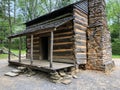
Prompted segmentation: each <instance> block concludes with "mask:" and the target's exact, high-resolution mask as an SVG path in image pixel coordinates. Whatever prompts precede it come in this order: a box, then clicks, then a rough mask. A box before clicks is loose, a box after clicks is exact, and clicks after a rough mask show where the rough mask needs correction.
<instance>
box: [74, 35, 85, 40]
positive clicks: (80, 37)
mask: <svg viewBox="0 0 120 90" xmlns="http://www.w3.org/2000/svg"><path fill="white" fill-rule="evenodd" d="M74 38H75V39H80V40H86V37H85V36H82V35H76V36H74Z"/></svg>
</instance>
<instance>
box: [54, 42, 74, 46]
mask: <svg viewBox="0 0 120 90" xmlns="http://www.w3.org/2000/svg"><path fill="white" fill-rule="evenodd" d="M66 44H67V45H69V44H73V42H62V43H54V44H53V45H54V46H55V45H56V46H57V45H66Z"/></svg>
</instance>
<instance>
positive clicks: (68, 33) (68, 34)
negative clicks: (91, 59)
mask: <svg viewBox="0 0 120 90" xmlns="http://www.w3.org/2000/svg"><path fill="white" fill-rule="evenodd" d="M71 35H73V32H70V31H69V32H63V33H57V34H54V37H63V36H71Z"/></svg>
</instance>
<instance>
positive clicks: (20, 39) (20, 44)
mask: <svg viewBox="0 0 120 90" xmlns="http://www.w3.org/2000/svg"><path fill="white" fill-rule="evenodd" d="M21 48H22V38H21V37H20V38H19V62H21Z"/></svg>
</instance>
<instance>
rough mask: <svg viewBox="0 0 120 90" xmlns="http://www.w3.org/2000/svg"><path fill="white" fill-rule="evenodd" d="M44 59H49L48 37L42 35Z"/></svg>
mask: <svg viewBox="0 0 120 90" xmlns="http://www.w3.org/2000/svg"><path fill="white" fill-rule="evenodd" d="M41 49H42V59H43V60H48V37H41Z"/></svg>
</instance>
